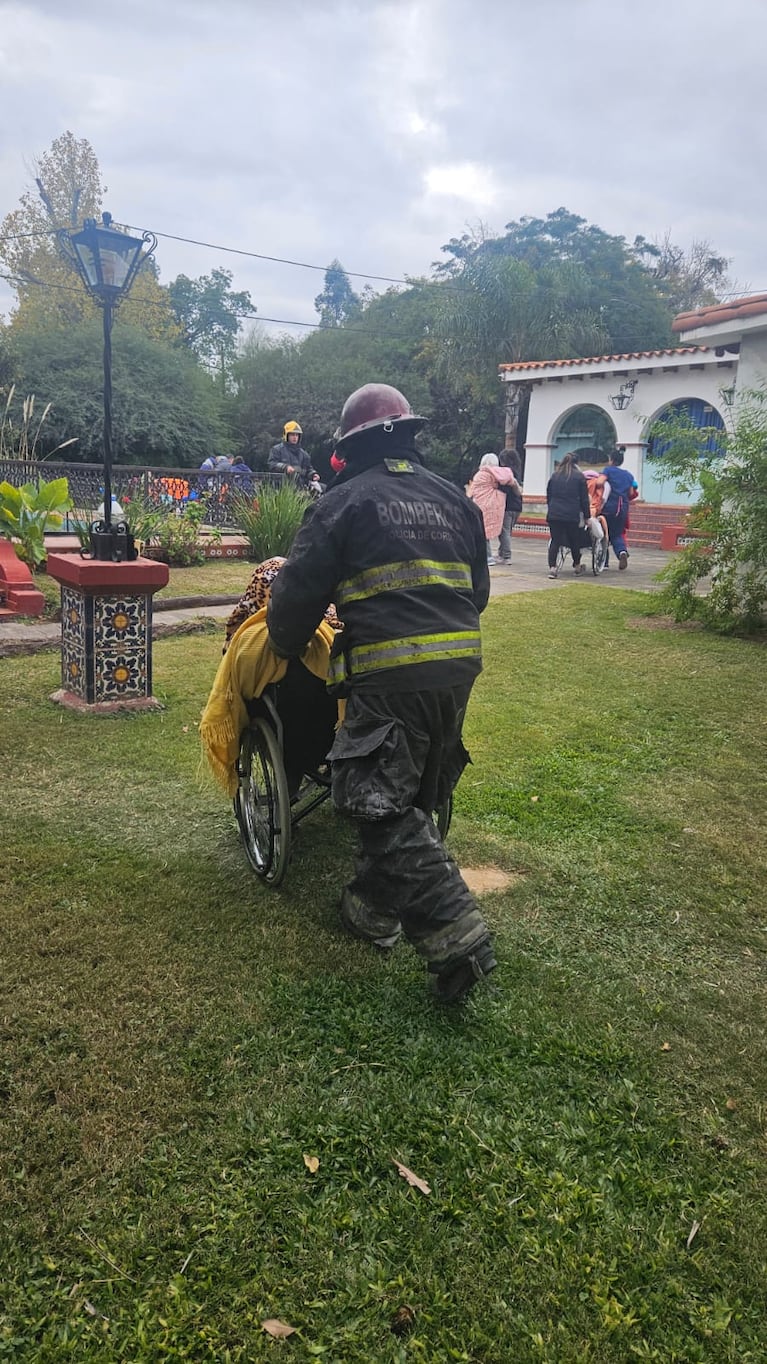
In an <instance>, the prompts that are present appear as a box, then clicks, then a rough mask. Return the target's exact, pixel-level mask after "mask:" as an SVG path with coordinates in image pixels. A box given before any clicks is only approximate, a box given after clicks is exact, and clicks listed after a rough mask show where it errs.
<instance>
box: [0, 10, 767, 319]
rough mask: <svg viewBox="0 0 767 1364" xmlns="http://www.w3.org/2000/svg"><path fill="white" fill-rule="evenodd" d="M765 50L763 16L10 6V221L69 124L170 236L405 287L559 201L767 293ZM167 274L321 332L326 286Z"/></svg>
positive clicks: (183, 255) (110, 198)
mask: <svg viewBox="0 0 767 1364" xmlns="http://www.w3.org/2000/svg"><path fill="white" fill-rule="evenodd" d="M766 47H767V0H727V3H726V4H725V3H722V0H133V2H132V4H129V3H128V0H120V3H116V2H115V0H16V3H9V0H0V190H1V191H2V192H1V193H0V217H2V216H3V215H4V214H5V213H6V212H7V211H9V210H10V209H12V208H15V207H16V206H17V203H18V199H19V195H20V194H21V192H22V190H23V189H24V188H25V186H27V185H28V184H29V182H30V180H31V178H32V175H33V162H34V159H35V157H37V156H39V155H40V154H41V153H42V152H43V151H45V150H46V148H47V147H49V146H50V143H51V142H52V141H53V139H54V138H55V137H57V136H59V135H60V134H61V133H62V132H64V131H65V130H66V129H70V130H71V131H72V132H73V133H74V134H75V136H76V137H78V138H82V137H85V138H87V139H88V140H89V141H90V142H91V144H92V145H93V148H94V150H95V152H96V155H97V157H98V160H99V163H100V166H101V170H102V176H103V180H104V183H105V184H106V186H107V187H108V191H109V192H108V194H107V195H106V198H105V207H107V208H109V210H110V211H111V212H112V214H113V215H114V217H115V219H116V220H117V221H120V222H127V223H131V224H134V225H137V226H141V227H147V228H151V229H153V230H154V231H156V232H158V233H160V232H164V233H170V234H175V235H178V236H183V237H194V238H198V239H201V240H204V241H208V242H212V243H216V244H218V245H219V246H229V247H239V248H244V249H246V250H250V251H254V252H259V253H262V254H265V255H271V256H280V257H288V258H290V259H292V260H297V261H305V262H308V263H310V264H316V265H320V266H322V267H323V268H324V266H325V265H327V264H328V262H329V261H330V260H331V259H332V258H333V257H335V256H337V257H338V258H339V259H340V260H341V261H342V263H343V265H344V266H345V268H346V269H347V270H348V271H350V272H351V271H359V272H361V273H368V274H371V275H385V276H392V277H396V278H399V277H401V276H402V275H403V274H410V275H415V274H422V273H426V272H428V270H429V267H430V264H431V262H432V261H434V260H436V259H437V258H438V257H439V254H440V252H439V248H440V246H441V245H442V244H443V243H444V242H446V241H447V240H448V239H449V238H450V237H452V236H457V235H460V234H461V233H462V232H463V231H464V230H466V228H467V226H470V225H473V224H476V223H478V222H479V221H483V222H484V223H486V224H487V225H488V226H489V227H491V228H492V229H495V230H499V231H500V230H501V229H502V228H503V226H504V224H505V223H507V222H509V221H510V220H511V219H514V218H518V217H520V216H522V215H523V214H532V215H535V216H544V215H545V214H546V213H547V212H549V211H551V210H553V209H556V208H557V207H559V206H560V205H565V206H566V207H567V208H569V209H571V210H572V211H574V212H577V213H579V214H581V215H582V216H583V217H585V218H588V219H589V220H590V221H592V222H595V223H598V224H599V226H601V227H603V228H605V229H606V230H607V231H609V232H615V233H622V234H624V235H625V236H627V237H628V238H630V239H631V238H633V237H634V236H635V235H636V234H637V233H642V234H644V235H645V236H646V237H648V238H651V239H652V238H655V237H660V236H662V235H663V234H664V233H665V232H666V231H670V232H671V233H672V235H673V238H674V239H675V240H676V241H679V242H682V243H689V242H691V241H692V239H693V238H695V237H698V238H706V239H708V240H709V241H710V242H711V244H712V245H713V246H714V247H715V248H716V250H717V251H718V252H721V253H722V254H724V255H726V256H728V257H731V258H732V265H731V268H730V274H731V276H732V277H733V279H734V280H735V281H736V283H737V284H738V285H739V286H742V287H743V289H744V290H745V289H758V288H762V289H765V290H767V234H766V233H765V217H766V216H767V215H766V210H767V180H766V179H765V176H764V174H763V167H764V164H765V141H766V140H767V117H766V115H767V107H766V106H767V81H766V80H765V76H764V72H765V56H766V55H767V52H766ZM157 259H158V263H159V266H160V271H161V279H162V280H163V281H164V282H166V283H167V282H168V281H169V280H171V279H172V278H174V276H175V275H177V274H179V273H180V272H182V271H183V272H184V273H186V274H188V275H192V276H195V275H200V274H207V273H208V272H209V271H210V270H211V269H212V268H213V267H214V266H219V265H223V266H225V267H226V268H228V269H231V270H232V271H233V272H234V277H235V287H237V288H243V289H249V290H250V292H251V295H252V298H253V301H254V303H255V304H256V306H257V308H258V310H259V313H261V314H262V315H264V316H269V317H276V318H286V319H297V320H305V321H316V320H317V318H316V313H315V311H314V302H313V301H314V297H315V295H316V294H317V293H319V291H320V289H321V287H322V282H323V279H322V271H321V270H319V271H316V270H306V269H299V268H295V267H292V266H287V265H280V264H272V263H269V262H266V261H257V260H248V259H247V258H245V257H241V256H237V255H228V254H225V253H224V252H222V251H221V250H207V249H204V248H202V247H197V246H190V245H183V244H181V243H178V242H174V241H168V240H164V239H162V238H161V239H160V244H159V248H158V251H157ZM352 282H353V284H354V285H355V287H357V288H359V287H361V286H362V285H363V284H364V282H365V281H364V280H362V279H354V280H353V281H352ZM370 282H371V284H373V286H374V287H376V288H380V289H383V288H385V287H386V286H385V285H384V284H381V283H377V282H376V281H375V280H371V281H370ZM8 302H9V295H8V294H7V293H4V294H0V310H6V309H7V307H8ZM294 330H295V329H291V332H293V331H294Z"/></svg>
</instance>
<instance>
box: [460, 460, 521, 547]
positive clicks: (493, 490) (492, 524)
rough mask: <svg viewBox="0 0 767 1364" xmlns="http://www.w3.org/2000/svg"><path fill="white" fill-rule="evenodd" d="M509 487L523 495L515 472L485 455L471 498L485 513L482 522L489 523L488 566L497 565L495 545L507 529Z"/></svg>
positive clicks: (471, 491) (473, 480)
mask: <svg viewBox="0 0 767 1364" xmlns="http://www.w3.org/2000/svg"><path fill="white" fill-rule="evenodd" d="M507 486H511V487H515V488H517V490H518V491H519V492H521V491H522V489H521V488H520V486H519V484H518V483H517V480H516V478H515V477H514V471H513V470H512V469H505V468H503V467H502V466H501V463H500V461H499V459H498V456H497V455H493V454H490V455H483V456H482V459H481V460H480V462H479V469H478V470H477V472H476V474H475V475H474V477H473V479H472V480H471V483H470V484H469V487H468V488H467V490H466V491H467V495H468V496H469V497H470V498H471V500H472V502H476V504H477V506H478V507H479V510H480V511H481V512H482V520H483V521H484V523H485V539H486V540H487V562H488V563H489V564H497V563H498V560H497V559H496V557H495V555H494V554H493V546H492V541H493V540H494V539H495V537H496V536H497V535H500V533H501V529H502V527H503V517H504V514H505V511H506V493H505V488H506V487H507Z"/></svg>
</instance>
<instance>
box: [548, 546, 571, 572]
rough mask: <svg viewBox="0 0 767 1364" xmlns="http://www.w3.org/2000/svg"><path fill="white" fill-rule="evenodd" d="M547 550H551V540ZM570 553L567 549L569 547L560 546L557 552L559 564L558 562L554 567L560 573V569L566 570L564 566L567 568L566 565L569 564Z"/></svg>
mask: <svg viewBox="0 0 767 1364" xmlns="http://www.w3.org/2000/svg"><path fill="white" fill-rule="evenodd" d="M547 548H548V549H550V548H551V540H549V542H548V546H547ZM569 553H570V551H569V549H568V548H567V545H560V546H559V549H558V550H557V562H556V564H555V565H554V566H555V568H556V569H557V572H559V570H560V568H564V566H565V564H566V562H567V556H568V554H569Z"/></svg>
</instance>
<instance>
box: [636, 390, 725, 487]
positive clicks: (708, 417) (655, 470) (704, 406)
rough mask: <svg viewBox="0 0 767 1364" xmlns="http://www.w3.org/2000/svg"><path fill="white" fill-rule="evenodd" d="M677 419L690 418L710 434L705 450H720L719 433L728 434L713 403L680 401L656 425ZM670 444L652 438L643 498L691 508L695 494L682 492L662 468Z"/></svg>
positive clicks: (647, 458) (648, 453) (696, 400)
mask: <svg viewBox="0 0 767 1364" xmlns="http://www.w3.org/2000/svg"><path fill="white" fill-rule="evenodd" d="M677 416H685V417H687V418H688V420H689V421H691V422H692V424H693V426H695V427H697V429H698V430H699V431H706V432H707V438H706V440H705V441H704V444H703V449H704V450H706V451H713V450H717V449H718V448H719V445H720V441H719V432H720V431H724V429H725V426H724V422H723V421H722V418H721V416H720V415H719V413H718V412H717V410H716V408H715V407H712V405H711V403H706V402H704V401H703V399H702V398H680V399H678V400H677V401H676V402H673V403H669V404H668V406H667V407H664V409H663V411H662V412H660V413H659V414H658V416H657V418H656V420H655V422H654V423H653V426H655V425H657V423H658V422H662V421H663V420H664V419H665V418H673V417H677ZM670 443H671V442H670V441H668V440H664V439H663V437H662V436H658V435H654V436H651V437H650V440H649V442H648V445H647V449H646V451H645V457H644V476H643V478H642V497H643V498H644V500H645V502H662V503H665V504H666V505H667V506H668V505H671V506H673V505H674V504H677V505H680V504H681V505H685V506H687V505H689V503H690V501H691V500H693V499H694V497H695V493H694V491H693V492H692V493H688V492H682V491H681V490H680V488H679V486H678V484H677V483H676V481H675V480H674V479H673V478H669V476H668V474H667V472H666V471H665V469H663V468H662V467H660V466H659V463H658V458H659V456H660V455H662V454H664V453H665V452H666V450H668V448H669V445H670Z"/></svg>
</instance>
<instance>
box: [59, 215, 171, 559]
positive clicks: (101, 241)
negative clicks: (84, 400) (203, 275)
mask: <svg viewBox="0 0 767 1364" xmlns="http://www.w3.org/2000/svg"><path fill="white" fill-rule="evenodd" d="M56 236H57V239H58V243H59V249H60V250H61V252H62V254H63V255H64V257H65V259H66V260H67V261H68V262H69V264H70V265H74V267H75V269H76V270H77V273H78V274H79V276H80V278H81V280H82V281H83V284H84V285H85V287H86V289H87V290H88V293H89V294H90V295H91V297H92V298H94V299H95V300H96V303H97V304H98V306H99V307H100V308H101V310H102V312H103V315H104V520H103V523H102V524H101V525H100V524H99V523H98V522H96V523H94V526H93V528H92V531H91V545H92V550H93V557H94V559H117V560H122V559H126V558H133V557H134V554H135V552H134V550H133V546H132V543H131V537H129V536H128V534H127V532H121V533H120V534H119V535H118V534H117V531H118V528H117V527H115V526H113V525H112V320H113V317H114V310H115V308H116V307H118V305H119V304H120V303H121V302H122V300H123V299H124V298H125V295H126V294H127V293H128V290H129V289H130V287H131V285H132V284H133V281H134V279H135V278H136V275H137V273H138V270H139V268H140V266H141V265H142V264H143V262H144V261H145V260H148V259H149V257H150V256H151V255H152V254H153V252H154V250H155V248H156V246H157V238H156V237H155V236H154V234H153V233H152V232H144V233H143V234H142V236H141V237H131V236H130V235H129V234H128V233H127V232H118V230H117V229H116V228H114V227H113V226H112V215H111V213H102V215H101V223H97V222H96V219H95V218H86V219H85V222H84V223H83V225H82V228H81V229H80V231H79V232H68V231H67V230H66V229H65V228H62V229H61V230H60V231H59V232H57V234H56Z"/></svg>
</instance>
